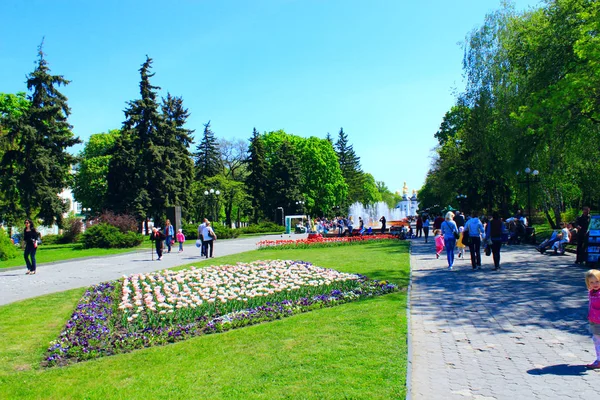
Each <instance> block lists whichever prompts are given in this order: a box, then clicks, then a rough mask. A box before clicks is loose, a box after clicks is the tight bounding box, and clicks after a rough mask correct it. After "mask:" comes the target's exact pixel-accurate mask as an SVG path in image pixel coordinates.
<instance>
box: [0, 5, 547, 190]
mask: <svg viewBox="0 0 600 400" xmlns="http://www.w3.org/2000/svg"><path fill="white" fill-rule="evenodd" d="M538 3H539V1H538V0H516V1H514V4H515V5H516V8H517V10H524V9H527V8H529V7H532V6H534V7H535V6H537V5H538ZM499 7H500V0H452V1H448V0H429V1H407V0H387V1H381V0H370V1H364V0H361V1H359V0H331V1H328V0H238V1H227V0H219V1H215V0H206V1H205V0H196V1H193V0H172V1H158V0H144V1H139V0H104V1H92V0H85V1H81V0H71V1H64V0H54V1H48V0H26V1H9V0H0V15H1V16H2V24H0V92H4V93H16V92H18V91H25V90H26V87H25V80H26V76H27V74H29V73H30V72H31V71H33V69H34V67H35V64H34V63H35V61H36V59H37V53H36V52H37V46H38V45H39V44H40V42H41V40H42V37H45V41H44V52H45V53H46V58H47V60H48V62H49V66H50V68H51V71H52V73H54V74H59V75H63V76H64V77H65V78H67V79H69V80H71V81H72V83H71V84H70V85H69V86H67V87H66V88H64V89H62V91H63V93H64V94H65V95H66V96H67V97H68V98H69V105H70V107H71V111H72V114H71V117H70V123H71V124H72V125H73V130H74V133H75V134H76V135H77V136H79V137H80V138H81V139H82V140H84V141H86V140H87V138H88V137H89V136H90V135H91V134H93V133H100V132H106V131H107V130H109V129H116V128H120V126H121V124H122V122H123V119H124V115H123V109H124V108H125V106H126V102H127V101H129V100H134V99H137V98H139V96H140V95H139V86H138V85H139V80H140V76H139V71H138V70H139V68H140V66H141V64H142V63H143V62H144V60H145V56H146V55H149V56H150V57H151V58H153V59H154V64H153V67H154V68H153V72H154V73H155V74H156V75H155V77H154V78H153V80H152V83H153V84H154V85H157V86H160V87H161V88H162V90H161V92H160V94H161V95H162V96H164V95H166V93H167V91H168V92H170V93H171V94H172V95H176V96H182V97H183V100H184V105H185V106H186V107H187V108H188V109H189V111H190V113H191V117H190V118H189V120H188V121H189V123H188V127H189V128H191V129H196V137H197V138H199V137H200V135H201V133H202V129H203V126H202V125H203V124H204V123H206V122H207V121H208V120H210V121H211V126H212V129H213V131H214V132H215V134H216V136H217V137H219V138H226V139H232V138H243V139H248V138H249V137H250V135H251V133H252V129H253V128H254V127H256V128H257V129H258V131H259V132H265V131H272V130H277V129H284V130H285V131H286V132H288V133H292V134H296V135H299V136H304V137H308V136H317V137H321V138H324V137H325V136H326V134H327V133H328V132H329V133H330V134H331V135H332V137H333V138H334V139H336V138H337V134H338V132H339V130H340V127H343V128H344V131H345V132H346V133H347V134H348V138H349V141H350V144H352V145H353V146H354V149H355V151H356V153H357V155H358V156H359V157H360V159H361V164H362V168H363V170H364V171H365V172H369V173H371V174H372V175H373V176H374V177H375V179H376V180H378V181H384V182H385V183H386V185H387V186H388V187H389V188H390V189H391V190H392V191H396V190H400V189H401V188H402V185H403V182H404V181H406V182H407V185H408V187H409V188H410V189H411V190H412V189H419V187H420V186H421V185H422V184H423V182H424V180H425V176H426V173H427V170H428V169H429V166H430V162H431V158H430V157H431V150H432V149H433V148H434V146H435V144H436V141H435V139H434V138H433V135H434V133H435V132H436V131H437V129H438V127H439V125H440V122H441V121H442V117H443V116H444V113H445V112H446V111H448V110H449V109H450V107H451V106H452V105H453V104H454V99H455V96H454V93H456V91H457V90H459V91H460V90H462V89H463V88H464V84H463V80H462V65H461V61H462V48H461V46H460V44H459V43H460V42H462V41H463V40H464V38H465V36H466V35H467V33H468V32H470V31H471V30H472V29H474V28H476V27H478V26H480V25H481V24H482V23H483V21H484V16H485V14H486V13H489V12H490V11H493V10H495V9H497V8H499ZM81 148H82V147H81V146H79V147H78V148H75V149H73V150H72V151H73V152H78V151H79V150H81Z"/></svg>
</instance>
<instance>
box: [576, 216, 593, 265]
mask: <svg viewBox="0 0 600 400" xmlns="http://www.w3.org/2000/svg"><path fill="white" fill-rule="evenodd" d="M590 220H591V217H590V208H589V207H587V206H586V207H583V209H582V213H581V215H580V216H579V217H577V221H576V222H575V225H576V227H577V257H576V258H575V264H583V263H585V261H586V250H587V233H588V228H589V226H590Z"/></svg>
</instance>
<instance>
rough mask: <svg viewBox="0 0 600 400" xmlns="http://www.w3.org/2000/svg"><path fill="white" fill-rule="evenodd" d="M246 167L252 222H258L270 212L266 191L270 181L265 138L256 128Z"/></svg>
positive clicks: (253, 132)
mask: <svg viewBox="0 0 600 400" xmlns="http://www.w3.org/2000/svg"><path fill="white" fill-rule="evenodd" d="M246 169H247V171H248V175H247V177H246V187H247V191H248V194H249V196H250V198H251V199H252V200H251V202H252V210H253V215H252V222H254V223H257V222H259V221H260V220H261V219H262V218H264V217H266V216H267V215H269V213H268V212H266V211H267V210H266V207H267V203H268V202H267V195H266V193H267V186H268V181H269V175H268V173H269V170H268V164H267V161H266V149H265V146H264V143H263V139H262V137H261V135H260V134H259V133H258V131H257V130H256V128H254V129H253V131H252V137H251V138H250V145H249V146H248V156H247V158H246Z"/></svg>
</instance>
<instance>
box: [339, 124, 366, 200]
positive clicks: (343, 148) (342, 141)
mask: <svg viewBox="0 0 600 400" xmlns="http://www.w3.org/2000/svg"><path fill="white" fill-rule="evenodd" d="M335 150H336V151H335V152H336V154H337V156H338V162H339V164H340V170H341V171H342V176H343V177H344V180H345V182H346V184H347V185H348V196H347V197H346V200H345V201H343V202H342V206H344V208H345V207H348V206H349V205H350V204H352V203H354V202H355V201H358V200H359V199H360V197H361V193H362V189H363V173H362V170H361V168H360V158H359V157H358V156H357V155H356V153H355V152H354V149H353V148H352V145H350V144H348V135H346V133H345V132H344V128H340V132H339V133H338V140H337V142H336V143H335Z"/></svg>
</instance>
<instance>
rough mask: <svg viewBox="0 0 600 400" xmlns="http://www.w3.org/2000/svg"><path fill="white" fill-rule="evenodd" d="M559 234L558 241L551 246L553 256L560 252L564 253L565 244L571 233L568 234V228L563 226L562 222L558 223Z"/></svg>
mask: <svg viewBox="0 0 600 400" xmlns="http://www.w3.org/2000/svg"><path fill="white" fill-rule="evenodd" d="M560 227H561V230H560V233H559V234H558V237H559V240H557V241H556V242H554V243H553V244H552V249H553V250H554V254H556V253H558V252H559V251H560V254H564V253H565V244H567V243H569V239H570V235H571V232H569V228H567V227H566V226H565V223H564V222H561V223H560Z"/></svg>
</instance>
